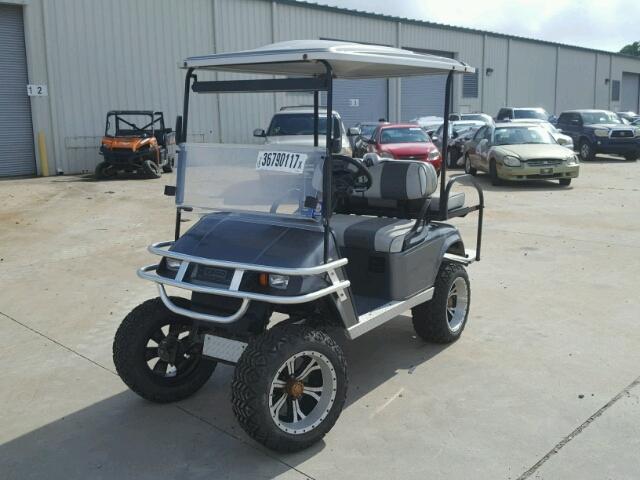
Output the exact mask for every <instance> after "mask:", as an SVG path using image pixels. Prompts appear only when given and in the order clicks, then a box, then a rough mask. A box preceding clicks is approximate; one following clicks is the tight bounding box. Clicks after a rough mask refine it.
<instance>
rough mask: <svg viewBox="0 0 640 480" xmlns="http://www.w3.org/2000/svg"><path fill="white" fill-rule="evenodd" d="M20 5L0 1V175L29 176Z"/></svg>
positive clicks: (32, 170)
mask: <svg viewBox="0 0 640 480" xmlns="http://www.w3.org/2000/svg"><path fill="white" fill-rule="evenodd" d="M27 83H29V82H28V77H27V59H26V53H25V47H24V27H23V23H22V7H21V6H15V5H2V4H0V145H1V146H2V148H0V177H6V176H12V175H33V174H34V173H35V157H34V153H33V132H32V126H31V105H30V102H29V97H28V96H27Z"/></svg>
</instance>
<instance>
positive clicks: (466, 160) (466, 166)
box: [464, 153, 478, 175]
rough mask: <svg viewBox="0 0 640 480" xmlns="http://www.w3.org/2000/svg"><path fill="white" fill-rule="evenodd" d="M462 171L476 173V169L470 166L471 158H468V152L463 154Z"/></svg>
mask: <svg viewBox="0 0 640 480" xmlns="http://www.w3.org/2000/svg"><path fill="white" fill-rule="evenodd" d="M464 173H470V174H471V175H476V174H477V173H478V171H477V170H476V169H475V168H473V167H472V166H471V159H470V158H469V154H468V153H467V154H465V156H464Z"/></svg>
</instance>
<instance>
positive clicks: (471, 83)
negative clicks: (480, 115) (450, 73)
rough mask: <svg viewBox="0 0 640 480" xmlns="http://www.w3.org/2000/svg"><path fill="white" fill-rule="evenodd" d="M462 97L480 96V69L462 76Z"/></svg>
mask: <svg viewBox="0 0 640 480" xmlns="http://www.w3.org/2000/svg"><path fill="white" fill-rule="evenodd" d="M462 98H478V71H477V70H476V71H475V73H465V74H464V75H463V77H462Z"/></svg>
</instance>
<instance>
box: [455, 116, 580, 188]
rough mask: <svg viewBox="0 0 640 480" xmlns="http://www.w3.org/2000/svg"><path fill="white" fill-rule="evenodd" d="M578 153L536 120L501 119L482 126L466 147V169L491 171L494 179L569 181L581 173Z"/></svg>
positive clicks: (474, 172)
mask: <svg viewBox="0 0 640 480" xmlns="http://www.w3.org/2000/svg"><path fill="white" fill-rule="evenodd" d="M579 163H580V162H579V161H578V157H577V155H576V154H575V153H574V152H573V151H572V150H569V149H568V148H566V147H563V146H561V145H558V143H557V142H556V141H555V139H554V138H553V136H552V135H551V134H550V133H549V132H548V131H547V130H545V129H544V128H543V127H541V126H540V125H537V124H535V123H516V122H508V123H497V124H495V125H487V126H485V127H481V128H480V129H479V130H478V131H477V132H476V134H475V135H474V137H473V138H472V139H471V140H470V141H469V142H468V143H467V145H466V148H465V157H464V169H465V172H466V173H470V174H472V175H475V174H476V173H477V171H478V170H481V171H483V172H487V173H489V175H490V176H491V183H492V184H493V185H498V184H500V183H501V181H502V180H533V179H548V180H551V179H557V180H558V181H559V182H560V185H569V184H570V183H571V179H572V178H576V177H577V176H578V173H579V169H580V165H579Z"/></svg>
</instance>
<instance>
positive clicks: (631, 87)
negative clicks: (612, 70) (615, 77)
mask: <svg viewBox="0 0 640 480" xmlns="http://www.w3.org/2000/svg"><path fill="white" fill-rule="evenodd" d="M620 100H621V101H620V110H621V111H632V112H636V113H637V112H638V110H640V105H638V103H640V75H638V74H637V73H623V74H622V97H621V99H620Z"/></svg>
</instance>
